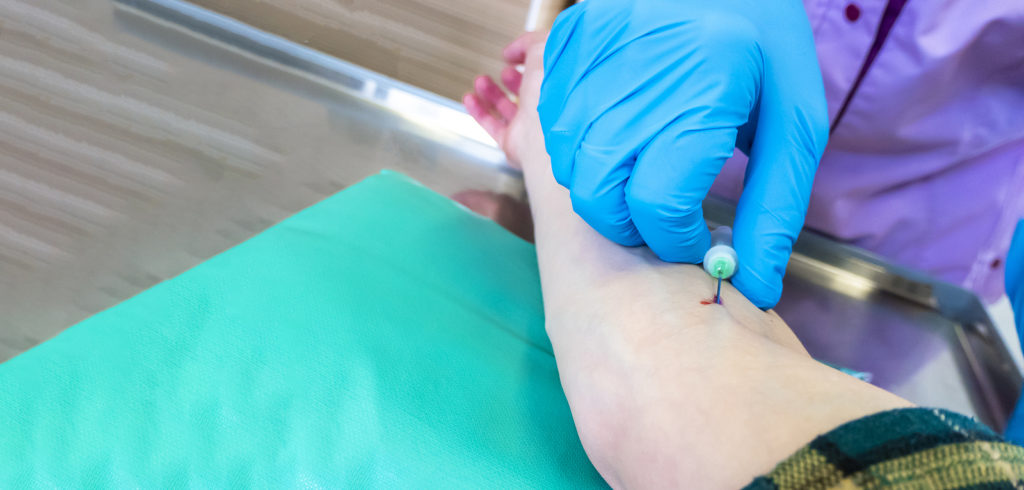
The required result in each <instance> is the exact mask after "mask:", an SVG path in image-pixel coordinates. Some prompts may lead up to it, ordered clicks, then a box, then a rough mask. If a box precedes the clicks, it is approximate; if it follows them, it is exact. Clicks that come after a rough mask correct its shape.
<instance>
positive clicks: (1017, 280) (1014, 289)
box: [1005, 220, 1024, 445]
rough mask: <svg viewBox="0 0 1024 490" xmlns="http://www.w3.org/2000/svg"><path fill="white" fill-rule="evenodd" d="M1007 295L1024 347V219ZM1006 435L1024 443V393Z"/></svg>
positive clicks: (1009, 260) (1009, 259)
mask: <svg viewBox="0 0 1024 490" xmlns="http://www.w3.org/2000/svg"><path fill="white" fill-rule="evenodd" d="M1006 295H1007V296H1009V298H1010V305H1012V306H1013V318H1014V319H1015V320H1016V321H1017V337H1018V340H1019V341H1020V342H1021V347H1022V348H1024V220H1022V221H1020V222H1019V223H1017V231H1015V232H1014V233H1013V242H1011V244H1010V253H1008V254H1007V255H1006ZM1005 435H1006V438H1007V439H1008V440H1010V441H1012V442H1014V443H1016V444H1022V445H1024V395H1022V396H1021V399H1020V400H1017V409H1016V410H1015V411H1014V412H1013V416H1012V417H1011V418H1010V424H1009V426H1008V427H1007V428H1006V434H1005Z"/></svg>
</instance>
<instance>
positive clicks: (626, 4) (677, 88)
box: [538, 0, 828, 308]
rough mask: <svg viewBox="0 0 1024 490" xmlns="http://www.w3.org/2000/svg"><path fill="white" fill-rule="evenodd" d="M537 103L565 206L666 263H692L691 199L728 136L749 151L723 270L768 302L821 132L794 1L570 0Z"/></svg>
mask: <svg viewBox="0 0 1024 490" xmlns="http://www.w3.org/2000/svg"><path fill="white" fill-rule="evenodd" d="M538 110H539V112H540V120H541V124H542V126H543V128H544V138H545V143H546V145H547V150H548V153H549V154H550V155H551V163H552V168H553V171H554V176H555V179H556V180H558V182H559V183H560V184H562V185H563V186H565V187H567V188H569V190H570V193H571V197H572V203H573V209H574V210H575V211H576V213H577V214H579V215H580V216H581V217H583V219H584V220H586V221H587V223H589V224H590V225H591V226H593V227H594V228H595V229H596V230H597V231H598V232H600V233H601V234H602V235H604V236H605V237H607V238H608V239H610V240H612V241H614V242H617V243H619V244H622V245H628V246H633V245H640V244H643V243H646V244H647V245H648V246H649V247H650V248H651V250H653V251H654V253H656V254H657V255H658V256H659V257H660V258H662V259H663V260H667V261H672V262H690V263H698V262H700V261H701V259H702V258H703V255H704V253H705V252H706V251H707V250H708V247H709V246H710V235H709V233H708V228H707V225H706V224H705V222H704V215H703V211H702V209H701V202H702V201H703V200H704V197H705V196H706V195H707V193H708V189H709V188H710V187H711V183H712V181H713V180H714V179H715V177H716V176H717V175H718V173H719V171H720V170H721V168H722V165H723V163H724V162H725V160H726V159H727V158H729V157H730V156H731V155H732V153H733V149H734V147H739V148H740V149H741V150H742V151H744V152H745V153H747V154H748V155H749V156H750V164H749V166H748V169H747V175H746V183H745V189H744V191H743V195H742V197H741V198H740V202H739V207H738V209H737V214H736V221H735V222H734V224H733V229H734V235H733V247H734V248H735V249H736V253H737V254H738V255H739V270H738V272H737V273H736V275H735V276H734V277H733V280H732V281H733V284H734V285H735V286H736V287H737V288H739V290H740V291H741V292H742V293H743V294H745V295H746V296H747V298H749V299H750V300H751V301H753V302H754V304H756V305H757V306H759V307H761V308H768V307H771V306H774V305H775V303H777V302H778V300H779V296H780V295H781V294H782V275H783V273H784V272H785V267H786V263H787V262H788V260H789V255H790V252H791V250H792V245H793V241H794V240H795V238H796V236H797V234H798V233H799V231H800V228H801V227H802V226H803V222H804V215H805V214H806V212H807V204H808V200H809V198H810V192H811V183H812V181H813V180H814V172H815V170H816V169H817V165H818V160H819V158H821V153H822V151H823V150H824V147H825V142H826V141H827V139H828V115H827V110H826V105H825V94H824V88H823V85H822V81H821V73H820V71H819V69H818V61H817V57H816V54H815V51H814V40H813V38H812V36H811V29H810V25H809V23H808V21H807V15H806V13H805V12H804V9H803V5H802V4H801V3H800V1H799V0H781V1H772V2H765V1H763V0H714V1H707V0H632V1H622V0H587V1H585V2H583V3H581V4H577V5H575V6H574V7H572V8H570V9H568V10H566V11H565V12H563V13H562V14H561V15H559V17H558V19H557V20H556V21H555V25H554V27H553V28H552V30H551V34H550V36H549V37H548V40H547V45H546V47H545V52H544V84H543V86H542V87H541V95H540V104H539V107H538Z"/></svg>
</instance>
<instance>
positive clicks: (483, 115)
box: [463, 33, 911, 488]
mask: <svg viewBox="0 0 1024 490" xmlns="http://www.w3.org/2000/svg"><path fill="white" fill-rule="evenodd" d="M543 49H544V44H543V38H542V36H540V35H536V34H529V33H528V34H526V35H524V36H522V37H520V38H519V39H517V40H516V41H514V42H513V43H512V44H511V45H510V46H509V47H508V48H506V50H505V52H504V57H505V59H506V61H507V62H508V63H509V68H506V70H505V71H503V72H502V79H503V80H502V81H503V84H504V86H505V88H506V89H507V90H508V91H509V92H510V93H512V94H513V95H515V96H517V100H518V105H517V104H516V103H515V102H513V99H511V98H509V97H508V95H507V94H506V93H505V91H504V90H502V88H500V87H499V86H498V85H497V84H496V83H495V82H494V81H493V80H491V79H490V78H488V77H481V78H478V79H477V80H476V82H475V84H474V92H472V93H470V94H467V95H466V97H465V98H464V99H463V102H464V104H465V105H466V108H467V110H468V111H469V113H470V114H471V115H473V116H474V117H475V118H476V119H477V121H478V122H480V124H481V125H482V126H483V127H484V128H485V129H486V130H487V131H488V132H489V133H490V134H491V135H492V136H494V138H495V140H496V141H498V143H499V144H500V145H501V147H502V148H503V149H504V150H505V152H506V154H507V155H508V157H509V160H510V161H511V162H513V164H515V165H520V166H521V167H522V169H523V173H524V176H525V180H526V187H527V192H528V194H529V198H530V203H531V210H532V214H533V224H534V235H535V239H536V244H537V257H538V261H539V264H540V274H541V284H542V288H543V293H544V311H545V315H546V319H547V324H546V325H547V332H548V335H549V336H550V338H551V342H552V345H553V346H554V351H555V358H556V360H557V362H558V369H559V374H560V376H561V380H562V386H563V388H564V389H565V394H566V397H567V399H568V401H569V405H570V408H571V409H572V413H573V417H574V419H575V422H576V427H577V430H578V432H579V434H580V438H581V440H582V442H583V446H584V448H585V449H586V451H587V454H588V456H589V457H590V459H591V461H592V462H593V463H594V466H595V467H596V468H597V469H598V471H600V473H601V475H602V476H603V477H604V478H605V479H606V480H607V481H608V483H609V484H611V485H612V486H613V487H616V488H737V487H740V486H742V485H745V484H747V483H749V482H750V481H751V479H753V478H754V477H756V476H757V475H761V474H764V473H767V472H768V471H770V470H771V469H772V468H773V467H774V466H775V464H777V463H779V462H780V461H782V460H783V459H785V458H786V457H787V456H789V455H791V454H792V453H793V452H795V451H796V450H797V449H799V448H800V447H802V446H803V445H805V444H807V443H808V442H810V440H811V439H813V438H814V437H815V436H816V435H818V434H821V433H824V432H827V431H829V430H831V429H833V428H835V427H836V426H838V425H840V424H842V423H844V422H848V421H851V420H854V419H857V418H860V417H863V416H866V415H869V414H872V413H876V412H879V411H883V410H887V409H892V408H899V407H908V406H911V404H910V403H908V402H907V401H905V400H903V399H901V398H899V397H897V396H895V395H893V394H890V393H888V392H886V391H884V390H881V389H879V388H876V387H874V386H871V385H869V384H867V383H863V382H861V381H858V380H856V379H854V378H853V377H850V376H847V375H845V374H842V373H840V372H839V371H836V370H834V369H832V368H830V367H827V366H825V365H822V364H820V363H818V362H817V361H815V360H813V359H811V357H810V356H809V355H808V354H807V352H806V350H804V348H803V346H802V345H801V344H800V341H799V340H797V338H796V337H795V336H794V335H793V333H792V331H790V329H789V327H788V326H787V325H786V324H785V322H783V321H782V319H780V318H779V317H778V315H776V314H775V313H774V312H770V311H769V312H763V311H761V310H759V309H758V308H756V307H754V306H753V305H752V304H751V303H750V302H749V301H747V300H746V299H745V298H744V297H743V296H742V295H741V294H740V293H739V292H737V291H736V290H735V289H734V288H733V287H732V286H731V285H729V284H725V285H723V287H722V295H723V304H722V305H717V304H709V303H710V301H709V300H710V299H711V298H712V296H713V295H714V286H715V284H714V282H713V281H712V280H711V279H710V278H709V277H708V276H707V274H705V273H704V272H703V270H702V269H701V268H700V267H699V266H695V265H686V264H669V263H665V262H661V261H660V260H658V259H657V258H656V257H655V256H654V254H652V253H651V252H650V250H648V249H646V248H643V247H640V248H625V247H621V246H619V245H616V244H614V243H612V242H610V241H608V240H606V239H604V238H603V237H601V236H600V235H599V234H597V232H595V231H593V230H592V229H591V228H590V227H589V226H588V225H587V224H586V223H585V222H584V221H583V220H582V219H581V218H579V217H578V216H577V215H576V214H575V213H573V211H572V205H571V203H570V200H569V195H568V191H567V190H566V189H564V188H563V187H561V186H559V185H558V184H557V183H556V182H555V181H554V178H553V176H552V174H551V164H550V160H549V158H548V155H547V153H546V151H545V150H544V144H543V134H542V132H541V127H540V121H539V119H538V116H537V111H536V106H537V98H538V94H539V91H540V83H541V78H542V77H543V66H542V57H543ZM516 65H522V66H523V67H524V69H523V72H522V74H520V72H519V71H517V70H516V69H515V66H516Z"/></svg>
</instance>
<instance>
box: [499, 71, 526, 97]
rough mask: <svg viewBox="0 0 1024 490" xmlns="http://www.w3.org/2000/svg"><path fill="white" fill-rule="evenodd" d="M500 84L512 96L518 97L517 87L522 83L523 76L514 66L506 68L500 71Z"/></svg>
mask: <svg viewBox="0 0 1024 490" xmlns="http://www.w3.org/2000/svg"><path fill="white" fill-rule="evenodd" d="M501 83H502V84H504V85H505V88H507V89H508V91H509V92H512V93H513V94H516V95H519V86H520V85H522V83H523V74H522V73H519V70H517V69H516V67H514V66H506V67H505V69H503V70H501Z"/></svg>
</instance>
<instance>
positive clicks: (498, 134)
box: [462, 93, 508, 144]
mask: <svg viewBox="0 0 1024 490" xmlns="http://www.w3.org/2000/svg"><path fill="white" fill-rule="evenodd" d="M462 105H464V106H466V112H468V113H469V115H470V116H473V119H476V122H477V123H478V124H480V126H481V127H482V128H484V131H487V134H489V135H491V138H494V141H497V142H498V143H499V144H501V143H502V142H503V141H504V140H505V130H506V129H507V128H508V123H506V122H505V121H502V120H500V119H498V118H497V117H495V115H494V114H491V107H490V105H489V104H486V103H484V101H482V100H480V96H478V95H477V94H474V93H468V94H466V95H464V96H463V97H462Z"/></svg>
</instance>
